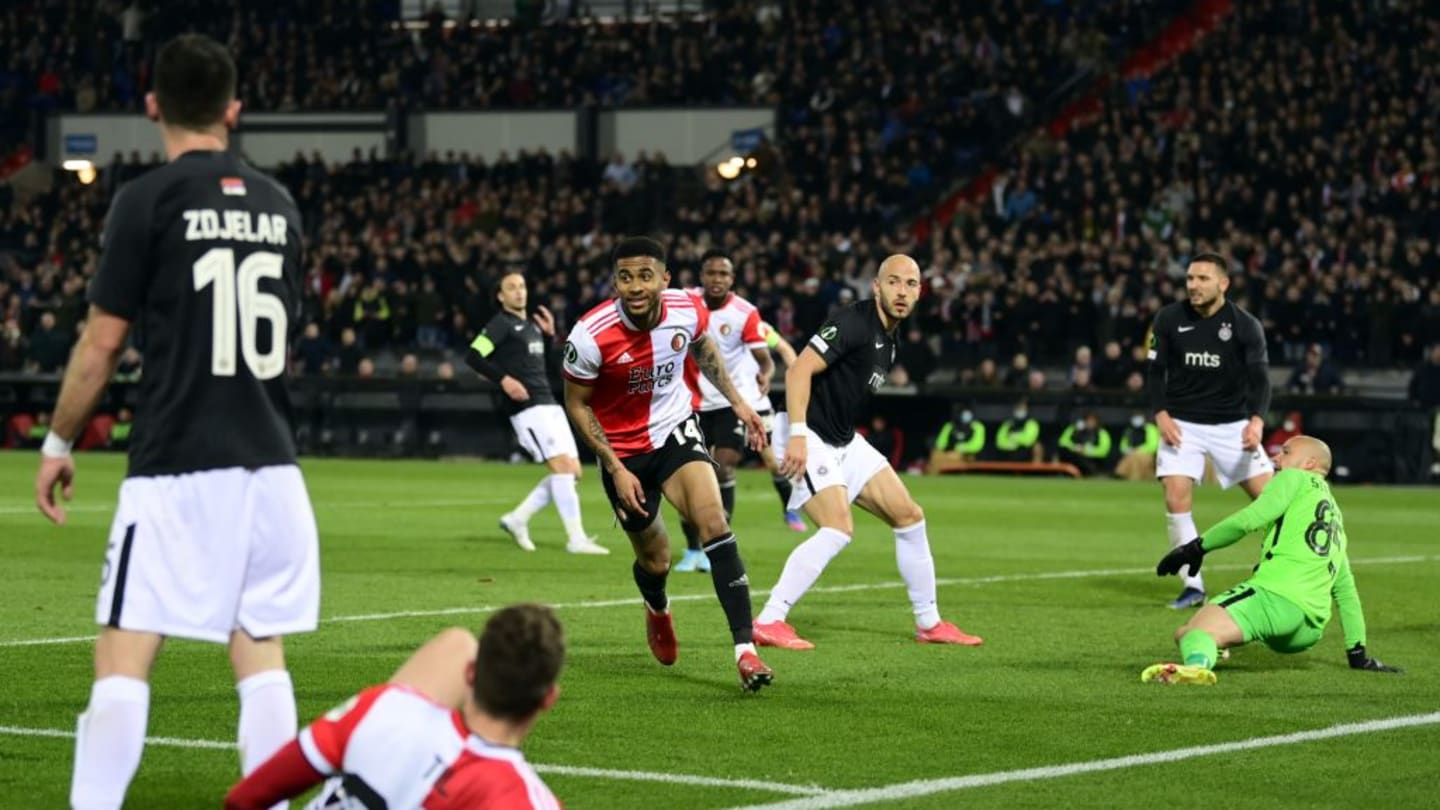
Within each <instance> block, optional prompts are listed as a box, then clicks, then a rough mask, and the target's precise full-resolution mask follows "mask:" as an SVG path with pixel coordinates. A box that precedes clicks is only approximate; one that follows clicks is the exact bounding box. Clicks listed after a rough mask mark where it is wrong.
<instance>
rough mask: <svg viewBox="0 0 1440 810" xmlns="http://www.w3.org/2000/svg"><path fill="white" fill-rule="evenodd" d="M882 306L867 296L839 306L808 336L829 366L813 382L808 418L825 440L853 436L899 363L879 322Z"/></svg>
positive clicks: (839, 442) (843, 441)
mask: <svg viewBox="0 0 1440 810" xmlns="http://www.w3.org/2000/svg"><path fill="white" fill-rule="evenodd" d="M878 307H879V305H878V304H876V303H875V301H874V300H873V299H869V298H867V299H865V300H863V301H856V302H855V303H853V304H851V305H849V306H847V307H842V308H840V309H837V310H836V311H835V313H834V314H833V315H831V316H830V319H829V320H827V321H825V323H823V324H821V326H820V331H818V332H816V333H815V335H814V336H813V337H811V338H810V343H809V344H808V345H809V346H810V348H812V349H814V350H815V351H817V352H819V353H820V356H821V357H823V358H825V370H824V371H822V372H820V373H819V374H816V375H815V377H814V379H813V380H812V381H811V383H810V408H809V411H808V412H807V413H806V415H805V423H806V424H807V425H808V426H809V428H810V430H811V431H812V432H814V433H815V435H817V436H819V437H820V438H821V439H823V440H824V441H825V442H826V443H827V444H832V445H836V446H842V445H845V444H848V443H849V442H850V440H851V439H853V438H854V437H855V425H856V424H857V423H859V421H860V420H861V419H862V418H864V416H865V414H866V412H867V411H868V410H869V407H870V400H871V398H872V397H874V395H875V392H876V391H878V390H880V386H881V385H883V384H884V383H885V376H886V375H887V374H889V373H890V367H891V366H892V365H894V364H895V340H894V338H893V337H892V336H891V335H890V334H889V333H887V332H886V331H885V327H884V325H882V324H881V323H880V312H879V309H878Z"/></svg>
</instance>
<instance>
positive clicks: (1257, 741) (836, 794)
mask: <svg viewBox="0 0 1440 810" xmlns="http://www.w3.org/2000/svg"><path fill="white" fill-rule="evenodd" d="M1437 723H1440V712H1431V713H1430V714H1410V715H1402V716H1399V717H1387V718H1384V719H1381V720H1367V721H1365V722H1362V723H1343V724H1341V725H1338V726H1330V727H1329V728H1321V729H1315V730H1313V731H1297V732H1294V733H1293V734H1278V735H1275V736H1272V737H1252V738H1250V739H1248V740H1237V741H1235V742H1227V743H1216V744H1213V745H1196V746H1192V747H1189V748H1175V749H1171V750H1169V751H1155V752H1153V753H1149V754H1132V755H1130V756H1124V757H1113V758H1111V759H1097V760H1091V761H1089V762H1069V763H1065V764H1061V765H1047V766H1045V767H1041V768H1024V769H1021V770H1014V771H997V772H995V773H980V774H973V775H971V776H954V777H949V778H944V779H920V780H916V781H913V782H900V783H897V784H893V785H885V786H883V787H875V788H864V789H860V790H832V791H830V792H828V793H824V794H819V795H816V796H811V797H808V798H803V799H791V800H789V801H782V802H770V803H766V804H750V805H744V806H741V807H736V808H731V810H831V809H832V808H836V807H855V806H858V805H862V804H877V803H880V802H893V801H898V800H900V799H914V798H918V797H921V796H933V795H935V794H937V793H952V792H955V791H960V790H969V789H970V788H978V787H989V786H992V785H1003V784H1008V783H1012V782H1038V781H1042V780H1046V779H1059V778H1061V777H1064V776H1075V775H1076V774H1083V773H1098V772H1100V771H1115V770H1120V769H1122V768H1135V767H1139V766H1142V765H1159V764H1164V763H1169V762H1180V761H1183V760H1187V759H1196V758H1199V757H1209V756H1216V755H1218V754H1230V753H1234V752H1236V751H1251V750H1254V749H1257V748H1273V747H1276V746H1281V745H1296V744H1299V743H1307V742H1314V741H1316V740H1329V739H1333V738H1335V737H1350V736H1354V735H1357V734H1373V733H1376V732H1380V731H1392V730H1394V729H1401V728H1414V727H1417V726H1429V725H1435V724H1437Z"/></svg>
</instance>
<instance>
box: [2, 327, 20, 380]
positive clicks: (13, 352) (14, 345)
mask: <svg viewBox="0 0 1440 810" xmlns="http://www.w3.org/2000/svg"><path fill="white" fill-rule="evenodd" d="M25 357H26V340H25V335H24V334H23V333H21V331H20V319H18V318H6V319H5V320H4V322H3V323H0V372H3V371H19V370H20V369H21V367H22V366H24V365H25Z"/></svg>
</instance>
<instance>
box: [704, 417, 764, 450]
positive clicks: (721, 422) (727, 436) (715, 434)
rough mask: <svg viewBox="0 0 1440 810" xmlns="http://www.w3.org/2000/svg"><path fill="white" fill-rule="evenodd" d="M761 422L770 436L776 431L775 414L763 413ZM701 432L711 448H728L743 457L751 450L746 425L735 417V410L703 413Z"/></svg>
mask: <svg viewBox="0 0 1440 810" xmlns="http://www.w3.org/2000/svg"><path fill="white" fill-rule="evenodd" d="M760 421H761V422H762V423H764V425H765V433H766V435H767V436H768V435H769V433H770V431H771V430H773V429H774V421H775V413H774V412H773V411H770V410H764V411H761V412H760ZM700 432H702V433H704V434H705V443H706V444H707V445H708V446H710V447H726V448H729V449H731V450H735V451H737V452H739V453H740V454H742V455H744V454H746V453H747V451H748V450H749V445H748V444H746V443H745V424H744V423H743V422H741V421H740V417H738V416H736V415H735V409H734V408H718V409H716V410H713V411H701V412H700Z"/></svg>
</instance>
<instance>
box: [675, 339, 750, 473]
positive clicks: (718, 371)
mask: <svg viewBox="0 0 1440 810" xmlns="http://www.w3.org/2000/svg"><path fill="white" fill-rule="evenodd" d="M690 356H691V357H693V358H695V365H697V366H699V367H700V372H701V373H702V374H704V375H705V377H706V379H708V380H710V382H711V383H714V385H715V387H716V388H718V389H720V393H721V394H723V395H724V396H725V398H726V399H728V400H730V407H732V408H734V409H735V416H736V417H738V418H739V419H740V421H741V422H742V423H743V424H744V425H745V428H746V431H745V437H746V442H747V443H748V444H749V445H750V447H751V448H753V449H754V450H755V452H757V453H758V452H760V451H761V450H763V449H764V448H765V442H766V436H765V423H764V422H762V421H761V420H760V414H758V413H756V412H755V409H754V408H752V407H750V403H748V402H746V401H745V400H744V399H743V398H741V396H740V392H739V391H736V390H735V384H734V383H732V382H730V375H729V373H727V372H726V371H725V364H724V363H723V362H722V361H721V360H720V350H719V349H717V348H715V341H713V340H711V339H710V336H709V335H707V334H701V335H700V336H699V337H698V338H696V339H695V341H694V342H693V343H691V344H690Z"/></svg>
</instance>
